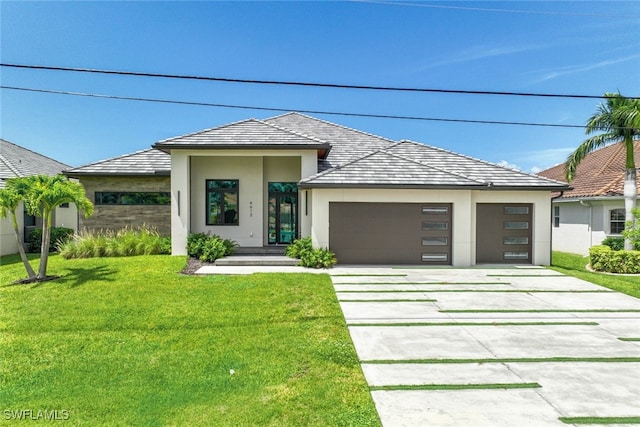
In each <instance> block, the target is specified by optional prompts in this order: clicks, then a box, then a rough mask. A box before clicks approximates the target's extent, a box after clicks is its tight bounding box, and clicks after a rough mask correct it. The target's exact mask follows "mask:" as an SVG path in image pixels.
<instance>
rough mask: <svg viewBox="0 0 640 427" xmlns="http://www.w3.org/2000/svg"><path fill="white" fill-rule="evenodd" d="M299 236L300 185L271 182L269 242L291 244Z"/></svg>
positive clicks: (271, 243)
mask: <svg viewBox="0 0 640 427" xmlns="http://www.w3.org/2000/svg"><path fill="white" fill-rule="evenodd" d="M297 237H298V186H297V185H296V183H295V182H270V183H269V244H270V245H277V244H289V243H291V242H292V241H293V240H294V239H296V238H297Z"/></svg>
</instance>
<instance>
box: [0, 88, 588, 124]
mask: <svg viewBox="0 0 640 427" xmlns="http://www.w3.org/2000/svg"><path fill="white" fill-rule="evenodd" d="M0 89H9V90H18V91H25V92H37V93H48V94H55V95H68V96H83V97H90V98H101V99H116V100H124V101H140V102H156V103H163V104H177V105H192V106H200V107H219V108H235V109H244V110H258V111H272V112H289V111H297V112H299V113H305V114H324V115H332V116H347V117H367V118H377V119H401V120H418V121H431V122H449V123H472V124H489V125H512V126H536V127H555V128H574V129H575V128H581V129H584V128H585V126H583V125H567V124H555V123H530V122H515V121H501V120H471V119H451V118H442V117H420V116H400V115H391V114H367V113H349V112H337V111H324V110H308V109H298V108H276V107H261V106H256V105H234V104H217V103H210V102H196V101H178V100H171V99H158V98H141V97H131V96H118V95H104V94H96V93H82V92H67V91H59V90H49V89H37V88H26V87H16V86H0Z"/></svg>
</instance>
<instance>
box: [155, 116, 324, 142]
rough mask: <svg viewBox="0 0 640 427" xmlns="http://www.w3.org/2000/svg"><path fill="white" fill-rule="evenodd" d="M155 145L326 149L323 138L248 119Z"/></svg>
mask: <svg viewBox="0 0 640 427" xmlns="http://www.w3.org/2000/svg"><path fill="white" fill-rule="evenodd" d="M154 147H155V148H158V149H161V150H170V149H172V148H261V149H272V148H276V149H277V148H291V147H308V148H317V149H324V150H328V149H329V147H330V146H329V143H328V142H327V141H326V140H323V139H319V138H316V137H312V136H307V135H303V134H300V133H298V132H296V131H294V130H291V129H284V128H282V127H280V126H278V125H276V124H272V123H266V122H264V121H261V120H256V119H248V120H243V121H241V122H236V123H231V124H228V125H224V126H219V127H216V128H212V129H205V130H203V131H200V132H195V133H191V134H187V135H182V136H178V137H174V138H169V139H165V140H162V141H159V142H157V143H156V144H155V145H154Z"/></svg>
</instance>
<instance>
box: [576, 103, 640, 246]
mask: <svg viewBox="0 0 640 427" xmlns="http://www.w3.org/2000/svg"><path fill="white" fill-rule="evenodd" d="M604 96H605V98H606V102H605V103H603V104H600V105H599V106H598V110H597V112H596V113H595V114H594V115H593V116H591V117H590V118H589V120H588V121H587V125H586V130H585V133H586V134H587V135H591V134H593V133H596V132H602V133H599V134H598V135H594V136H592V137H590V138H587V139H586V140H584V141H583V142H582V144H580V146H578V148H576V150H575V151H574V152H573V153H571V154H570V155H569V157H567V160H566V162H565V165H564V166H565V169H564V170H565V177H566V179H567V181H568V182H571V181H573V179H574V178H575V175H576V170H577V169H578V165H579V164H580V162H581V161H582V160H583V159H584V158H585V157H586V156H587V154H589V153H591V152H592V151H595V150H597V149H599V148H602V147H604V146H606V145H609V144H624V146H625V150H626V161H625V175H624V206H625V222H631V223H633V222H634V217H633V213H632V210H633V208H634V207H635V205H636V199H637V197H638V188H637V185H636V163H635V159H634V147H633V141H634V139H635V138H636V137H638V136H639V135H640V100H639V99H630V98H626V97H624V96H622V95H620V94H619V93H605V94H604ZM624 248H625V249H626V250H631V249H632V245H631V242H630V241H629V240H628V239H625V242H624Z"/></svg>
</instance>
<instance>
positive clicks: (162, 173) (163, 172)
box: [62, 170, 171, 178]
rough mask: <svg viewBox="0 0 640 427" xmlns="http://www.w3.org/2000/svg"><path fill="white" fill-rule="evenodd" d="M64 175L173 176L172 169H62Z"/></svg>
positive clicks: (74, 176) (77, 176)
mask: <svg viewBox="0 0 640 427" xmlns="http://www.w3.org/2000/svg"><path fill="white" fill-rule="evenodd" d="M62 174H63V175H64V176H68V177H71V178H81V177H84V176H131V177H134V176H171V171H170V170H157V171H153V172H74V171H62Z"/></svg>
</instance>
